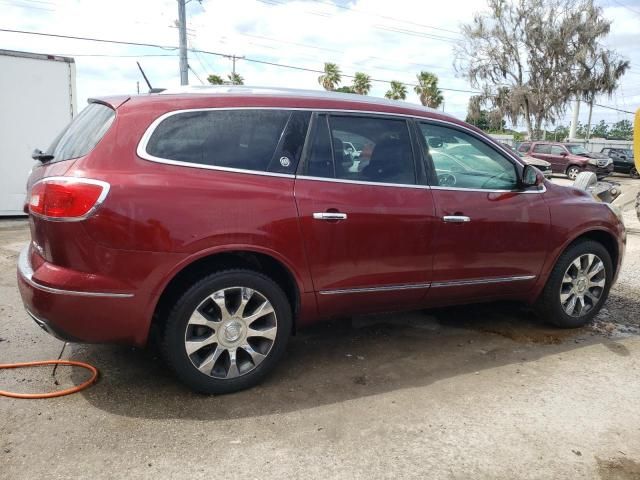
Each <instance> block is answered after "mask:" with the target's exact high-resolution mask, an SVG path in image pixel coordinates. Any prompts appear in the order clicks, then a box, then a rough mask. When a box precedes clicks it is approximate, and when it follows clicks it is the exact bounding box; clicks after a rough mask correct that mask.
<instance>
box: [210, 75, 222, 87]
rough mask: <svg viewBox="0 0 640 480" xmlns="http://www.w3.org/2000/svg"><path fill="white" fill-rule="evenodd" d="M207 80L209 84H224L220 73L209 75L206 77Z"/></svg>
mask: <svg viewBox="0 0 640 480" xmlns="http://www.w3.org/2000/svg"><path fill="white" fill-rule="evenodd" d="M207 82H209V83H210V84H211V85H224V80H223V79H222V77H221V76H220V75H209V76H208V77H207Z"/></svg>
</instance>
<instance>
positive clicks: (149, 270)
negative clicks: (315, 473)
mask: <svg viewBox="0 0 640 480" xmlns="http://www.w3.org/2000/svg"><path fill="white" fill-rule="evenodd" d="M349 145H354V146H357V148H351V149H350V148H348V147H349ZM34 157H35V158H37V159H38V160H40V162H41V163H40V164H37V166H36V167H35V168H34V169H33V173H32V174H31V178H30V180H29V182H28V191H29V193H28V212H29V220H30V226H31V237H32V241H31V242H30V244H29V245H28V246H27V247H26V248H25V249H24V251H23V252H22V254H21V255H20V259H19V265H18V283H19V287H20V292H21V294H22V298H23V301H24V304H25V307H26V309H27V311H28V312H29V314H30V315H31V316H32V317H33V318H34V320H35V321H36V322H37V323H38V324H39V325H40V326H42V327H43V328H44V329H45V330H47V331H48V332H50V333H52V334H54V335H56V336H59V337H61V338H64V339H70V340H73V341H80V342H118V343H125V344H131V345H139V346H141V345H144V344H145V343H146V342H147V339H148V338H149V333H150V330H152V329H153V330H154V331H156V332H157V335H158V338H159V339H160V344H161V349H162V351H163V354H164V357H165V358H166V361H167V363H168V364H169V365H170V366H171V367H172V369H173V370H174V371H175V372H176V373H177V376H178V377H179V378H180V379H181V380H182V381H183V382H185V383H186V384H188V385H189V386H191V387H192V388H193V389H195V390H198V391H201V392H209V393H211V392H213V393H224V392H230V391H235V390H238V389H242V388H246V387H248V386H251V385H254V384H255V383H256V382H258V381H259V380H261V379H262V378H263V377H264V376H265V375H266V374H267V373H268V372H269V371H270V370H271V369H272V368H273V367H274V365H275V364H276V362H277V360H278V359H279V358H280V357H281V356H282V355H283V353H284V351H285V346H286V344H287V339H288V338H289V336H290V335H291V334H292V333H293V332H295V330H296V329H297V328H300V327H303V326H306V325H309V324H311V323H313V322H316V321H319V320H320V319H323V318H328V317H332V316H344V315H348V314H356V313H358V314H362V313H371V312H385V311H394V310H409V309H419V308H425V307H434V306H443V305H452V304H460V303H470V302H484V301H491V300H498V299H510V300H519V301H523V302H527V303H529V304H532V305H535V306H536V308H537V309H538V311H540V312H541V314H542V315H543V316H544V318H545V319H546V320H548V321H550V322H553V323H555V324H556V325H559V326H561V327H576V326H580V325H583V324H584V323H585V322H588V321H589V320H590V319H591V318H593V316H594V315H595V314H596V313H597V312H598V310H599V309H600V308H601V307H602V304H603V302H604V301H605V299H606V298H607V294H608V292H609V288H610V287H611V285H612V283H613V282H614V281H615V279H616V276H617V273H618V270H619V267H620V263H621V260H622V257H623V253H624V248H625V230H624V226H623V224H622V222H621V221H620V220H619V218H618V216H616V214H615V212H614V211H613V210H612V209H611V208H609V206H608V205H607V204H604V203H597V202H595V201H594V200H593V199H592V197H591V196H590V195H589V194H588V193H586V192H584V191H580V190H577V189H573V188H566V187H560V186H557V185H553V184H551V183H548V182H547V181H546V180H545V179H544V177H543V176H542V174H541V173H540V172H539V171H537V170H536V169H534V168H533V167H531V166H527V165H524V164H523V163H522V162H521V161H520V159H519V157H518V156H517V155H515V153H513V152H511V151H509V149H507V148H504V147H503V146H501V145H500V144H499V143H496V142H495V141H493V140H491V139H490V138H489V137H487V136H486V135H484V134H483V133H482V132H481V131H480V130H478V129H476V128H474V127H471V126H469V125H467V124H465V123H463V122H461V121H459V120H456V119H454V118H452V117H449V116H446V115H444V114H442V113H440V112H437V111H434V110H427V109H424V108H421V107H418V106H413V105H410V104H407V103H402V102H393V101H387V100H382V99H374V98H370V97H362V96H357V95H348V94H347V95H342V94H332V93H324V92H304V91H294V90H271V89H251V88H246V87H244V88H243V87H218V88H213V89H198V90H193V89H191V90H189V89H188V90H186V91H177V92H165V93H160V94H151V95H143V96H134V97H113V98H103V99H98V100H91V101H90V104H89V106H88V107H87V108H86V109H85V110H84V111H83V112H82V113H81V114H80V115H78V117H77V118H76V119H75V120H73V122H72V123H71V124H70V125H69V126H68V127H67V128H66V129H65V130H64V131H63V132H62V133H61V134H60V136H59V137H58V138H57V139H56V140H55V141H54V142H53V144H52V145H51V147H50V148H49V150H47V151H46V152H44V153H43V152H39V151H38V152H35V153H34ZM25 208H27V207H25Z"/></svg>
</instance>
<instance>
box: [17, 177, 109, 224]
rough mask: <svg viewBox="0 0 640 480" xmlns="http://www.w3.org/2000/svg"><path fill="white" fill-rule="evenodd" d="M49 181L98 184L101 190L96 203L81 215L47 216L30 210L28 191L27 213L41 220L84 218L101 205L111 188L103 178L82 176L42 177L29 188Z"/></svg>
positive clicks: (75, 219)
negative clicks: (96, 178)
mask: <svg viewBox="0 0 640 480" xmlns="http://www.w3.org/2000/svg"><path fill="white" fill-rule="evenodd" d="M51 181H55V182H64V183H74V182H75V183H88V184H90V185H99V186H101V187H102V192H101V193H100V196H99V197H98V199H97V200H96V203H95V204H94V205H93V207H91V209H90V210H89V211H88V212H87V213H85V214H84V215H82V216H81V217H49V216H47V215H41V214H39V213H35V212H32V211H31V192H29V197H28V206H29V215H33V216H34V217H38V218H42V219H43V220H48V221H50V222H81V221H82V220H86V219H87V218H89V217H90V216H91V215H93V214H94V213H95V211H96V210H97V209H98V208H100V205H102V203H103V202H104V200H105V199H106V198H107V195H108V194H109V190H110V189H111V185H110V184H109V183H108V182H105V181H103V180H95V179H93V178H83V177H44V178H43V179H41V180H38V181H37V182H36V183H34V184H33V185H32V186H31V188H32V189H33V187H35V186H36V185H38V184H40V183H44V182H51Z"/></svg>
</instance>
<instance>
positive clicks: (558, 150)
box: [551, 145, 565, 155]
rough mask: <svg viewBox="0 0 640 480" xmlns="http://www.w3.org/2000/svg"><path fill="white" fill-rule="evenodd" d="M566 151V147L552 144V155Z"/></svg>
mask: <svg viewBox="0 0 640 480" xmlns="http://www.w3.org/2000/svg"><path fill="white" fill-rule="evenodd" d="M563 153H565V152H564V148H562V147H560V146H558V145H552V146H551V155H562V154H563Z"/></svg>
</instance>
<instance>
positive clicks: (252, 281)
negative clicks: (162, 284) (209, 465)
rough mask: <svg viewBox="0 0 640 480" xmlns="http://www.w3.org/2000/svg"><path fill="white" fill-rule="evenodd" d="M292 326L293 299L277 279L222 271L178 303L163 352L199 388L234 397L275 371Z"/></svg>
mask: <svg viewBox="0 0 640 480" xmlns="http://www.w3.org/2000/svg"><path fill="white" fill-rule="evenodd" d="M291 322H292V319H291V308H290V306H289V303H288V300H287V297H286V295H285V294H284V292H283V291H282V289H281V288H280V287H279V286H278V285H277V284H276V283H275V282H274V281H273V280H271V279H270V278H268V277H266V276H264V275H262V274H260V273H257V272H253V271H250V270H227V271H222V272H217V273H214V274H212V275H209V276H208V277H206V278H204V279H202V280H200V281H199V282H197V283H196V284H195V285H193V286H192V287H191V288H189V289H188V290H187V291H186V292H185V293H184V294H183V296H182V297H181V298H180V299H179V300H178V302H177V303H176V304H175V306H174V308H173V309H172V310H171V312H170V314H169V316H168V318H167V323H166V326H165V328H164V334H163V340H162V351H163V354H164V357H165V359H166V361H167V363H168V364H169V366H170V367H171V368H172V369H173V370H174V372H175V373H176V374H177V376H178V378H179V379H180V380H181V381H182V382H184V383H185V384H187V385H188V386H189V387H191V388H192V389H193V390H195V391H198V392H201V393H216V394H221V393H230V392H234V391H238V390H242V389H245V388H249V387H252V386H254V385H255V384H257V383H258V382H260V381H261V380H262V379H263V378H264V377H265V376H266V375H267V374H268V373H269V371H271V370H272V369H273V367H274V366H275V364H276V363H277V361H278V360H279V358H280V357H281V356H282V355H283V353H284V350H285V347H286V343H287V340H288V338H289V336H290V332H291Z"/></svg>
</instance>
